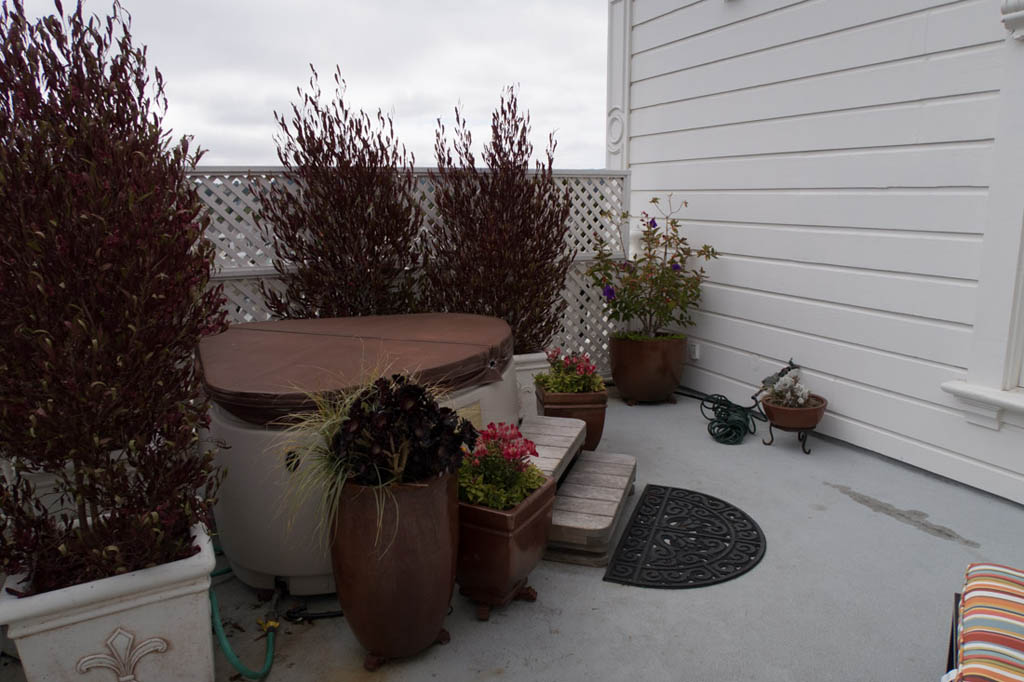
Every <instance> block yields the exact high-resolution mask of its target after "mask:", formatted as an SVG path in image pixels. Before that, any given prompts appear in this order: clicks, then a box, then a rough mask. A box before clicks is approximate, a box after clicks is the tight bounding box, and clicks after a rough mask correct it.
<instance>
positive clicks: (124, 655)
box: [75, 628, 168, 682]
mask: <svg viewBox="0 0 1024 682" xmlns="http://www.w3.org/2000/svg"><path fill="white" fill-rule="evenodd" d="M134 645H135V635H133V634H132V633H130V632H128V631H126V630H122V629H121V628H118V629H116V630H114V634H112V635H110V637H108V638H107V649H109V650H110V653H111V654H113V655H107V654H92V655H90V656H83V657H82V658H80V659H79V660H78V665H76V666H75V670H77V671H78V672H80V673H83V674H84V673H87V672H89V671H90V670H92V669H93V668H109V669H110V670H113V671H114V674H116V675H117V680H118V682H139V681H138V680H136V678H135V666H137V665H138V664H139V661H140V660H141V659H142V657H143V656H146V655H148V654H152V653H163V652H164V651H167V647H168V644H167V640H165V639H161V638H160V637H150V638H149V639H147V640H145V641H143V642H140V643H139V645H138V646H134Z"/></svg>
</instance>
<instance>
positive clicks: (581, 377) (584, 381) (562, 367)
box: [533, 347, 604, 393]
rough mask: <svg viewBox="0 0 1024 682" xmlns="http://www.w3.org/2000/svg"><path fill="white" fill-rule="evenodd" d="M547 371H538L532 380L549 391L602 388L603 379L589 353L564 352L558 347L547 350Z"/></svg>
mask: <svg viewBox="0 0 1024 682" xmlns="http://www.w3.org/2000/svg"><path fill="white" fill-rule="evenodd" d="M547 357H548V366H549V367H550V369H549V370H548V371H547V372H540V373H538V374H536V375H535V376H534V377H533V381H534V383H535V384H536V385H537V386H540V387H541V388H543V389H544V390H545V391H548V392H550V393H594V392H597V391H603V390H604V379H602V378H601V375H600V374H598V373H597V365H595V364H594V363H593V362H592V361H591V360H590V353H583V354H580V353H566V354H565V355H562V349H561V348H560V347H558V348H553V349H551V350H549V351H548V352H547Z"/></svg>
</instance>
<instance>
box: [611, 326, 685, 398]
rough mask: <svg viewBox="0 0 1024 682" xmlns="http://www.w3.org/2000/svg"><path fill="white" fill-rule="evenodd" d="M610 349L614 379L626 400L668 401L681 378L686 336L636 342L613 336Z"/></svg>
mask: <svg viewBox="0 0 1024 682" xmlns="http://www.w3.org/2000/svg"><path fill="white" fill-rule="evenodd" d="M610 350H611V365H612V379H613V380H614V381H615V385H616V386H617V387H618V389H619V393H620V394H621V395H622V399H623V400H625V401H627V402H658V401H662V400H668V399H670V398H671V397H672V392H673V391H675V390H676V388H678V386H679V382H680V381H681V380H682V377H683V364H684V363H685V361H686V339H685V338H668V337H661V338H654V339H644V340H643V341H635V340H633V339H620V338H616V337H614V336H613V337H612V338H611V345H610Z"/></svg>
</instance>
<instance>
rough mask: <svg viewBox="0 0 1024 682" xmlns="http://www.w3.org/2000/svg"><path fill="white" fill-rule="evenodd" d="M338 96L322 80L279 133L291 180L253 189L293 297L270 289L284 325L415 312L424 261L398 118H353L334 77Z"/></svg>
mask: <svg viewBox="0 0 1024 682" xmlns="http://www.w3.org/2000/svg"><path fill="white" fill-rule="evenodd" d="M334 82H335V96H334V98H333V99H331V100H330V101H328V102H323V101H322V98H321V93H320V86H319V84H318V79H317V73H316V71H315V70H313V75H312V76H311V77H310V80H309V85H310V91H309V92H305V93H304V92H303V91H302V90H301V88H300V89H299V90H298V95H299V97H300V100H301V104H293V105H292V119H291V123H290V124H289V122H288V121H287V120H286V119H285V117H284V116H283V115H278V114H277V113H275V114H274V119H275V121H276V122H277V125H278V126H279V128H280V131H279V135H278V137H277V156H278V158H279V159H280V161H281V164H282V165H283V166H284V167H285V172H284V174H283V182H282V181H278V182H275V183H272V184H260V183H259V182H256V183H254V187H255V191H256V196H257V199H258V200H259V202H260V210H259V211H258V212H257V214H256V216H255V218H256V223H257V225H258V226H259V228H260V230H261V231H262V232H263V234H264V236H265V237H266V239H267V240H268V241H269V242H270V243H271V244H272V247H273V250H274V252H275V254H276V257H275V259H274V267H275V269H276V270H277V272H278V273H279V274H280V277H281V283H282V284H283V286H284V290H283V291H280V290H278V289H276V288H274V287H268V286H266V285H265V284H264V285H261V286H262V293H263V297H264V299H265V300H266V302H267V306H268V307H269V308H270V310H271V311H272V312H273V313H274V314H275V315H277V316H279V317H282V318H310V317H348V316H356V315H384V314H397V313H408V312H414V311H415V310H416V309H417V308H418V295H417V289H416V272H417V268H418V266H419V261H420V228H421V225H422V223H423V209H422V207H421V206H420V203H419V196H418V193H417V191H416V190H417V181H416V178H415V176H414V175H413V163H414V158H413V156H412V155H411V154H408V153H407V152H406V150H405V148H404V147H401V146H400V145H399V143H398V140H397V138H396V136H395V132H394V127H393V124H392V120H391V117H390V116H385V115H384V114H382V113H381V112H380V111H379V110H378V112H377V114H376V117H374V118H371V117H370V115H368V114H366V113H365V112H363V111H353V110H352V109H351V108H350V107H349V106H348V105H347V104H346V103H345V101H344V97H343V95H344V91H345V82H344V81H343V80H342V79H341V73H340V71H337V70H336V71H335V74H334Z"/></svg>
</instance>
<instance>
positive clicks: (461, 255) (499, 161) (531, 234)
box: [424, 87, 574, 353]
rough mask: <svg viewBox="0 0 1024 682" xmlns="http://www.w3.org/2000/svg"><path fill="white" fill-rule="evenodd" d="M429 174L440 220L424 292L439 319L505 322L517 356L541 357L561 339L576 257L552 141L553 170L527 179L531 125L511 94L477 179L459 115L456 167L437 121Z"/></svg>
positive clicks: (494, 121) (494, 120) (542, 167)
mask: <svg viewBox="0 0 1024 682" xmlns="http://www.w3.org/2000/svg"><path fill="white" fill-rule="evenodd" d="M438 124H439V129H438V131H437V136H436V141H435V145H434V149H435V152H436V154H437V173H436V174H432V176H431V177H432V180H433V182H434V202H435V204H436V206H437V212H438V214H439V217H440V221H439V224H438V225H435V226H434V228H433V229H432V230H431V232H430V239H429V242H428V247H427V252H428V253H427V258H426V259H425V263H424V273H425V275H424V276H425V280H426V284H425V286H424V292H425V295H426V296H427V300H428V304H429V306H430V308H431V309H432V310H439V311H448V312H460V313H477V314H481V315H493V316H494V317H500V318H501V319H503V320H505V321H506V322H508V324H509V326H511V327H512V333H513V335H514V337H515V351H516V352H517V353H532V352H536V351H540V350H542V349H543V348H544V347H545V346H546V345H547V344H548V342H549V341H550V340H551V337H552V336H553V335H554V334H555V333H556V332H558V330H559V327H560V325H561V319H562V313H563V311H564V310H565V300H564V299H563V298H562V296H561V292H562V289H563V287H564V286H565V277H566V274H567V273H568V271H569V267H570V266H571V265H572V259H573V256H574V251H573V250H572V249H571V248H569V246H568V245H567V244H566V233H567V232H568V230H569V222H568V221H569V209H570V203H569V196H568V189H560V188H559V186H558V183H556V182H555V180H554V178H553V176H552V165H553V162H554V153H555V146H556V144H555V140H554V136H553V135H552V136H549V138H548V147H547V150H546V157H547V161H546V163H543V164H542V163H540V162H538V163H537V169H536V173H534V174H530V173H529V168H530V158H531V156H532V155H533V145H532V144H531V143H530V141H529V134H530V115H529V113H520V111H519V103H518V101H517V98H516V93H515V90H514V89H513V88H511V87H510V88H507V89H506V90H505V92H504V93H503V94H502V97H501V103H500V105H499V106H498V108H497V109H496V110H495V111H494V114H493V115H492V117H491V141H490V144H488V145H485V147H484V153H483V160H484V162H485V163H486V164H487V170H478V169H477V167H476V161H475V159H474V156H473V152H472V151H471V150H470V147H471V145H472V136H471V135H470V132H469V129H468V128H467V127H466V121H465V119H463V118H462V116H461V114H460V112H459V110H458V109H457V108H456V110H455V131H454V141H453V144H454V148H455V157H454V158H453V156H452V151H451V149H450V148H449V146H448V140H447V138H446V136H445V128H444V126H443V125H441V124H440V121H438Z"/></svg>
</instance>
